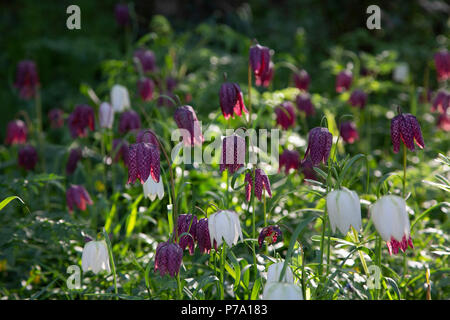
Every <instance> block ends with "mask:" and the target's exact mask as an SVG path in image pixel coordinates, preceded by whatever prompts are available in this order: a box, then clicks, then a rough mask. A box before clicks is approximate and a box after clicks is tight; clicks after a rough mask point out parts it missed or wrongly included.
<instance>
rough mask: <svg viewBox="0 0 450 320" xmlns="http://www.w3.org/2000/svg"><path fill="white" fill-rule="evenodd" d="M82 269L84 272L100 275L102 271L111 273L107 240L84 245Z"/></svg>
mask: <svg viewBox="0 0 450 320" xmlns="http://www.w3.org/2000/svg"><path fill="white" fill-rule="evenodd" d="M81 267H82V269H83V272H87V271H89V270H92V272H93V273H95V274H98V273H99V272H101V271H106V272H107V273H108V274H109V273H110V272H111V268H110V266H109V253H108V247H107V245H106V242H105V240H101V241H89V242H87V243H86V244H85V245H84V249H83V255H82V257H81Z"/></svg>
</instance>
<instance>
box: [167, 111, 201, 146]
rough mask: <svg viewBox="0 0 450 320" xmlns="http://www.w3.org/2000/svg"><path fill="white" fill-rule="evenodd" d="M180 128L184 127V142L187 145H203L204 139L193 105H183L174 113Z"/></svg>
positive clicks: (182, 131) (182, 132)
mask: <svg viewBox="0 0 450 320" xmlns="http://www.w3.org/2000/svg"><path fill="white" fill-rule="evenodd" d="M173 118H174V119H175V122H176V124H177V126H178V128H180V129H182V130H181V134H182V136H183V142H184V144H185V145H187V146H194V145H202V143H203V141H204V139H203V135H202V129H201V126H200V123H199V122H198V119H197V115H196V114H195V111H194V109H193V108H192V107H191V106H181V107H179V108H177V110H175V113H174V115H173Z"/></svg>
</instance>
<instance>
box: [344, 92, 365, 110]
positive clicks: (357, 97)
mask: <svg viewBox="0 0 450 320" xmlns="http://www.w3.org/2000/svg"><path fill="white" fill-rule="evenodd" d="M348 102H349V103H350V105H352V106H353V107H359V108H360V109H364V107H365V106H366V103H367V93H365V92H364V91H362V90H360V89H356V90H353V92H352V94H351V95H350V99H349V100H348Z"/></svg>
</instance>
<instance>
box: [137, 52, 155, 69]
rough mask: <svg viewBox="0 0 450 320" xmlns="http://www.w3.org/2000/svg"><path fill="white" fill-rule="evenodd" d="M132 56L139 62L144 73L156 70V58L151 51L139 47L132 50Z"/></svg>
mask: <svg viewBox="0 0 450 320" xmlns="http://www.w3.org/2000/svg"><path fill="white" fill-rule="evenodd" d="M134 57H135V58H136V59H137V62H138V63H140V64H141V68H142V71H143V72H144V73H145V72H154V71H156V69H157V68H156V58H155V54H154V53H153V51H151V50H147V49H143V48H140V49H137V50H136V51H135V52H134Z"/></svg>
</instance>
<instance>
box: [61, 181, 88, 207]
mask: <svg viewBox="0 0 450 320" xmlns="http://www.w3.org/2000/svg"><path fill="white" fill-rule="evenodd" d="M66 202H67V207H68V208H69V212H72V211H73V209H74V208H75V206H76V207H77V208H78V209H80V210H81V211H84V210H86V205H87V204H89V205H92V204H93V202H92V199H91V197H90V196H89V193H88V192H87V191H86V189H85V188H84V187H83V186H80V185H71V186H70V187H69V188H68V189H67V191H66Z"/></svg>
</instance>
